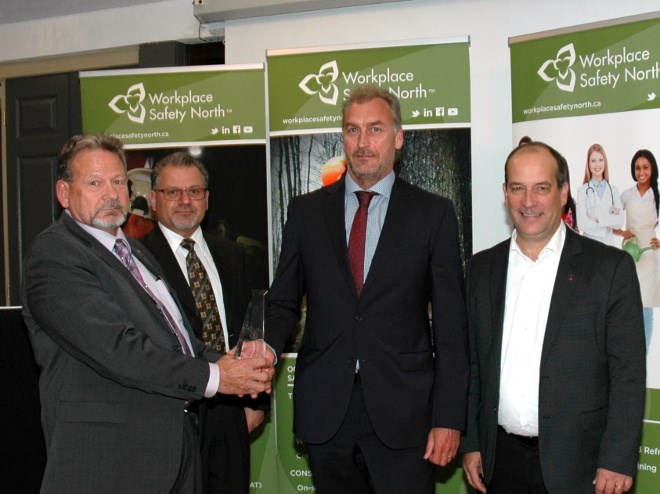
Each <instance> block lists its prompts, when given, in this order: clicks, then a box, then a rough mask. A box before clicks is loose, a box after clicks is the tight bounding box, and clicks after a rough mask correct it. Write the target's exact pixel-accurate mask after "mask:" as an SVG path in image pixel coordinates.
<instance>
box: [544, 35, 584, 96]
mask: <svg viewBox="0 0 660 494" xmlns="http://www.w3.org/2000/svg"><path fill="white" fill-rule="evenodd" d="M575 58H576V56H575V47H574V46H573V43H570V44H568V45H566V46H562V47H561V48H560V49H559V51H558V52H557V55H556V57H555V58H554V59H550V60H546V61H545V62H543V65H541V67H540V68H539V70H538V71H537V74H538V75H539V76H540V77H541V79H543V80H544V81H545V82H552V81H555V83H556V84H557V87H558V88H559V89H561V90H562V91H566V92H569V93H572V92H573V90H574V89H575V79H576V77H575V72H574V71H573V69H572V68H571V67H572V66H573V64H574V63H575Z"/></svg>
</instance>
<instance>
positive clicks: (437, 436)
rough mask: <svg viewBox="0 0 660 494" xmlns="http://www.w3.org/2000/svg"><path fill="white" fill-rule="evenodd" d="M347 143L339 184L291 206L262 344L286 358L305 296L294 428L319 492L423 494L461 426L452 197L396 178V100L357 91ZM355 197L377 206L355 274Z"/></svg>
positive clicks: (350, 104)
mask: <svg viewBox="0 0 660 494" xmlns="http://www.w3.org/2000/svg"><path fill="white" fill-rule="evenodd" d="M343 135H344V150H345V154H346V158H347V161H348V172H347V174H345V175H344V177H343V178H342V179H341V180H340V181H339V182H338V183H335V184H333V185H331V186H328V187H324V188H323V189H320V190H318V191H315V192H312V193H310V194H307V195H304V196H300V197H297V198H295V199H294V200H293V201H292V203H291V204H290V206H289V212H288V219H287V223H286V226H285V229H284V235H283V240H282V251H281V257H280V260H279V264H278V267H277V274H276V276H275V279H274V281H273V283H272V285H271V288H270V290H269V293H268V315H267V322H266V340H267V341H268V343H269V344H270V345H271V346H272V347H273V348H274V350H275V351H276V353H277V354H279V353H280V352H281V351H282V349H283V347H284V345H285V342H286V340H287V338H288V337H289V336H290V335H291V334H292V332H293V330H294V327H295V326H296V324H297V322H298V320H299V318H300V311H301V303H302V301H303V298H306V304H307V309H306V319H305V329H304V336H303V339H302V342H301V346H300V350H299V353H298V359H297V363H296V376H295V388H294V413H295V424H294V430H295V434H296V436H297V437H298V438H299V439H301V440H302V441H304V442H305V443H306V446H307V451H308V454H309V460H310V466H311V469H312V474H313V477H314V482H315V484H316V487H317V488H318V489H319V491H320V492H325V493H334V492H336V493H346V492H351V493H361V492H365V493H366V492H406V493H430V492H433V483H434V482H433V464H436V465H441V466H444V465H446V464H448V463H449V462H450V461H451V459H452V458H453V457H454V455H455V454H456V451H457V448H458V444H459V437H460V431H461V430H462V429H463V428H464V426H465V411H466V399H467V395H466V392H467V385H468V351H467V332H466V325H465V323H466V321H465V309H464V299H463V273H462V270H461V263H460V255H459V248H458V233H457V221H456V216H455V213H454V209H453V207H452V204H451V203H450V202H449V201H448V200H447V199H444V198H442V197H439V196H436V195H433V194H430V193H427V192H424V191H422V190H421V189H419V188H417V187H414V186H412V185H410V184H408V183H406V182H404V181H403V180H401V179H399V178H395V176H394V172H393V166H394V162H395V158H396V155H397V154H398V152H399V150H400V149H401V147H402V146H403V130H402V128H401V111H400V107H399V102H398V100H397V99H396V97H395V96H394V95H392V94H390V93H389V92H387V91H385V90H381V89H378V88H358V89H356V90H354V91H353V93H352V94H351V97H350V98H349V99H348V100H347V102H346V104H345V106H344V110H343ZM361 191H372V192H377V193H378V195H375V196H373V198H372V199H371V203H370V205H369V206H368V215H367V223H366V242H365V245H364V254H363V255H362V256H357V260H358V262H361V261H364V264H363V265H362V264H361V266H360V268H361V269H362V270H363V271H362V272H361V273H359V275H355V274H354V272H353V271H352V270H351V268H350V267H349V264H350V263H349V255H348V251H349V250H350V247H349V248H347V246H350V244H351V243H352V242H350V241H349V240H350V239H349V236H350V235H349V232H351V230H352V227H353V223H354V221H353V218H354V215H355V211H356V209H358V199H357V196H356V194H355V192H358V193H359V192H361ZM354 277H355V279H354ZM429 308H430V311H431V315H432V317H431V321H430V320H429Z"/></svg>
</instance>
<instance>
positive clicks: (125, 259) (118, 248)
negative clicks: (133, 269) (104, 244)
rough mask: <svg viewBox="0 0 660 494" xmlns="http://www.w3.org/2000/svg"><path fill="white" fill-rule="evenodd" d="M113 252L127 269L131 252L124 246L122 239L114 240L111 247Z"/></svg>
mask: <svg viewBox="0 0 660 494" xmlns="http://www.w3.org/2000/svg"><path fill="white" fill-rule="evenodd" d="M113 250H114V251H115V253H116V254H117V255H118V256H119V259H121V262H122V263H124V265H125V266H126V267H128V265H129V262H130V261H129V260H130V255H131V251H130V249H129V248H128V245H127V244H126V241H125V240H124V239H123V238H118V239H117V240H115V246H114V247H113Z"/></svg>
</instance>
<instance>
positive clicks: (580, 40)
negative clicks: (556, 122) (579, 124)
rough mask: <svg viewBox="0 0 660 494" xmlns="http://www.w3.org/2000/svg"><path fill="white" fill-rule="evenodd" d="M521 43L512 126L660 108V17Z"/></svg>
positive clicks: (515, 54)
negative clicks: (536, 121) (538, 121)
mask: <svg viewBox="0 0 660 494" xmlns="http://www.w3.org/2000/svg"><path fill="white" fill-rule="evenodd" d="M517 39H520V42H518V41H517ZM517 39H513V40H512V41H511V91H512V97H513V121H514V122H524V121H529V120H542V119H547V118H557V117H570V116H579V115H597V114H604V113H614V112H624V111H633V110H647V109H652V108H660V97H659V95H658V93H659V92H660V44H659V43H658V39H660V19H657V18H656V19H650V20H643V21H638V22H631V23H626V24H619V25H614V26H609V27H599V28H593V29H586V30H582V31H579V32H571V33H569V34H561V35H557V36H552V37H551V38H548V37H543V38H539V39H525V37H521V38H517Z"/></svg>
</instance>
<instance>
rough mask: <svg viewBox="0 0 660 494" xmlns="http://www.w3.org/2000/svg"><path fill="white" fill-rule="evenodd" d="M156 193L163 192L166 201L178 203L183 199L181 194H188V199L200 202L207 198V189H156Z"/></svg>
mask: <svg viewBox="0 0 660 494" xmlns="http://www.w3.org/2000/svg"><path fill="white" fill-rule="evenodd" d="M154 190H155V191H156V192H162V194H163V197H165V200H166V201H178V200H179V199H181V194H183V193H184V192H185V193H186V194H188V197H189V198H190V199H191V200H193V201H198V200H200V199H204V197H206V190H207V189H206V188H205V187H190V188H188V189H175V188H171V189H154Z"/></svg>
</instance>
